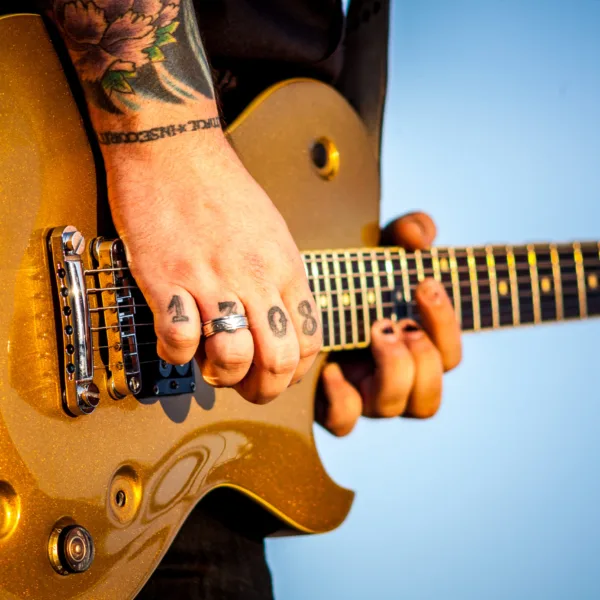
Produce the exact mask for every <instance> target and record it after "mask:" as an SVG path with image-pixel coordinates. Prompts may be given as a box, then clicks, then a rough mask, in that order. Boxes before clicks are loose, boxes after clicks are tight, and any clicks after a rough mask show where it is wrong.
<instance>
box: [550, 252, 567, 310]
mask: <svg viewBox="0 0 600 600" xmlns="http://www.w3.org/2000/svg"><path fill="white" fill-rule="evenodd" d="M550 260H551V262H552V277H553V279H554V296H555V298H556V318H557V319H558V320H560V319H563V318H564V310H563V298H562V278H561V272H560V271H561V269H560V256H559V254H558V249H557V247H556V244H551V245H550Z"/></svg>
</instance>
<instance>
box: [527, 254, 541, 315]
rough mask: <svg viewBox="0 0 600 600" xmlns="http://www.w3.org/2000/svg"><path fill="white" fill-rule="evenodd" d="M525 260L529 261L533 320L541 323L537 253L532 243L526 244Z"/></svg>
mask: <svg viewBox="0 0 600 600" xmlns="http://www.w3.org/2000/svg"><path fill="white" fill-rule="evenodd" d="M527 262H528V263H529V277H530V279H531V291H532V295H533V322H534V323H541V321H542V307H541V305H540V284H539V278H538V267H537V255H536V253H535V249H534V247H533V244H530V245H529V246H527Z"/></svg>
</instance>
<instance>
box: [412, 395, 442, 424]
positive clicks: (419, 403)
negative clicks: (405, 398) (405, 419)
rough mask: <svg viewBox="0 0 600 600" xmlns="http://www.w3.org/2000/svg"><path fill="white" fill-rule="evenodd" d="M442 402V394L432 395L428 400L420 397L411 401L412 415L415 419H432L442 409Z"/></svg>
mask: <svg viewBox="0 0 600 600" xmlns="http://www.w3.org/2000/svg"><path fill="white" fill-rule="evenodd" d="M441 404H442V396H441V394H437V395H435V396H430V397H429V398H427V399H426V400H423V399H419V400H416V401H413V402H411V407H410V416H411V417H414V418H415V419H431V417H433V416H435V414H436V413H437V412H438V410H439V409H440V406H441Z"/></svg>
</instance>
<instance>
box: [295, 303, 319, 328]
mask: <svg viewBox="0 0 600 600" xmlns="http://www.w3.org/2000/svg"><path fill="white" fill-rule="evenodd" d="M298 312H299V313H300V315H301V316H302V317H304V322H303V323H302V333H303V334H304V335H315V333H316V332H317V328H318V323H317V320H316V319H315V318H314V317H313V314H312V306H311V305H310V302H309V301H308V300H302V302H300V304H298Z"/></svg>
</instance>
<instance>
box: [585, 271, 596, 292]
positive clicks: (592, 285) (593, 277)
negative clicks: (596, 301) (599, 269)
mask: <svg viewBox="0 0 600 600" xmlns="http://www.w3.org/2000/svg"><path fill="white" fill-rule="evenodd" d="M587 282H588V287H589V288H590V289H591V290H595V289H596V288H597V287H598V276H597V275H596V274H595V273H590V274H589V275H588V276H587Z"/></svg>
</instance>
